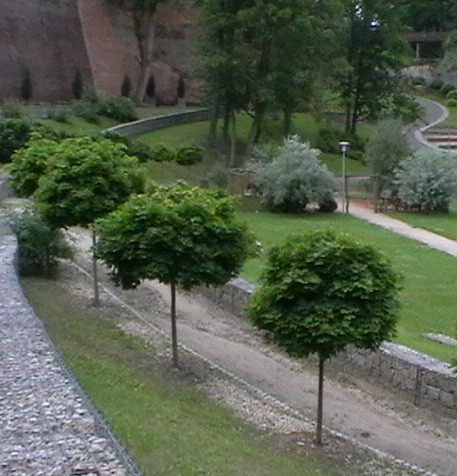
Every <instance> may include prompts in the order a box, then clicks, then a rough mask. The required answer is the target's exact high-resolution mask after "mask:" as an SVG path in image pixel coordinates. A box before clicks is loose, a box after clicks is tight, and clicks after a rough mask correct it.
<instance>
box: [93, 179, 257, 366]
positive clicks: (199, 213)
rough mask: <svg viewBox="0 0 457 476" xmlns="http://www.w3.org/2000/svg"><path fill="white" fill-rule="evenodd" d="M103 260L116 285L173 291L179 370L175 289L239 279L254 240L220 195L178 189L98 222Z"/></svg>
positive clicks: (139, 200) (136, 200)
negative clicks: (149, 284) (152, 282)
mask: <svg viewBox="0 0 457 476" xmlns="http://www.w3.org/2000/svg"><path fill="white" fill-rule="evenodd" d="M97 230H98V233H99V236H100V240H99V242H98V244H97V247H96V250H97V256H99V257H100V258H101V259H102V260H103V261H104V262H105V263H106V264H107V265H109V266H110V267H111V269H112V272H111V276H112V278H113V280H114V283H115V284H117V285H119V286H121V287H122V288H124V289H132V288H136V287H137V286H138V285H139V284H140V283H141V282H142V281H143V280H145V279H158V280H159V281H160V282H162V283H165V284H168V285H169V286H170V290H171V335H172V349H173V365H174V366H175V367H177V366H178V341H177V327H176V287H177V286H181V287H183V288H184V289H190V288H192V287H194V286H203V285H204V286H216V285H221V284H224V283H226V282H227V281H228V280H229V279H230V278H232V277H235V276H236V275H237V274H238V272H239V271H240V269H241V266H242V264H243V262H244V260H245V258H246V257H247V256H248V255H249V253H250V250H251V247H252V244H253V239H252V237H251V235H250V234H249V233H248V231H247V228H246V226H245V225H244V224H242V223H240V222H239V221H238V220H237V219H236V217H235V209H234V206H233V200H232V198H230V197H226V196H223V195H222V194H221V193H220V192H218V191H215V190H210V189H199V188H195V187H189V186H187V185H184V184H182V183H181V184H178V185H175V186H172V187H157V188H156V189H155V190H154V191H153V192H152V193H151V194H150V195H137V196H134V197H132V198H131V199H130V200H129V201H127V202H126V203H125V204H124V205H122V206H121V207H120V208H119V209H118V210H116V211H114V212H113V213H111V214H110V215H108V216H107V217H106V218H103V219H101V220H100V221H99V222H98V226H97Z"/></svg>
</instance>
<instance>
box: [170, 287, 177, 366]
mask: <svg viewBox="0 0 457 476" xmlns="http://www.w3.org/2000/svg"><path fill="white" fill-rule="evenodd" d="M170 289H171V346H172V352H173V367H176V368H178V367H179V362H178V332H177V329H176V284H175V283H171V285H170Z"/></svg>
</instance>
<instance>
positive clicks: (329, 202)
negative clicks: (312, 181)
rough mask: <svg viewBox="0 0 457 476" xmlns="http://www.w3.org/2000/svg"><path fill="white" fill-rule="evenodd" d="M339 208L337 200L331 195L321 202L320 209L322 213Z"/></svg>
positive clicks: (331, 211)
mask: <svg viewBox="0 0 457 476" xmlns="http://www.w3.org/2000/svg"><path fill="white" fill-rule="evenodd" d="M337 208H338V204H337V203H336V200H335V199H334V198H333V197H332V196H331V195H329V196H328V197H325V198H323V199H322V200H321V201H320V202H319V209H318V210H319V211H320V212H321V213H333V212H334V211H335V210H336V209H337Z"/></svg>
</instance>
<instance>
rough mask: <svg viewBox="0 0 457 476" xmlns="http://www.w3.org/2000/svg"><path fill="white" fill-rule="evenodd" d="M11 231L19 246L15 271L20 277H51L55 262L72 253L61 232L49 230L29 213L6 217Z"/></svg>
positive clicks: (33, 211) (39, 219)
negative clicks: (21, 275) (20, 274)
mask: <svg viewBox="0 0 457 476" xmlns="http://www.w3.org/2000/svg"><path fill="white" fill-rule="evenodd" d="M9 221H10V226H11V229H12V230H13V231H14V232H15V233H16V235H17V239H18V244H19V271H20V272H21V273H22V274H28V275H40V276H52V275H53V273H54V272H55V270H56V267H57V263H58V258H71V257H72V256H73V252H72V249H71V247H70V246H69V245H68V243H67V242H66V241H65V238H64V235H63V233H62V231H61V230H59V229H55V228H51V227H50V226H49V224H48V223H46V222H45V221H44V219H43V218H42V217H41V216H40V215H39V214H38V213H37V212H36V211H35V210H33V209H30V208H29V209H26V210H24V211H22V212H20V213H14V214H12V215H10V220H9Z"/></svg>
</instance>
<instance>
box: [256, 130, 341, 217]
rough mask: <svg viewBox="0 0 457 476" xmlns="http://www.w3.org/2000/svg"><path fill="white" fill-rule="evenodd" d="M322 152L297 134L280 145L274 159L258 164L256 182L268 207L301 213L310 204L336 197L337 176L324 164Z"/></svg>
mask: <svg viewBox="0 0 457 476" xmlns="http://www.w3.org/2000/svg"><path fill="white" fill-rule="evenodd" d="M319 153H320V151H319V150H317V149H311V148H310V147H309V144H308V143H303V142H300V141H299V139H298V137H297V136H294V137H291V138H288V139H286V140H284V143H283V145H282V146H280V147H278V148H277V151H276V156H275V158H274V159H273V161H272V162H270V163H266V164H259V165H257V166H256V167H255V168H256V172H257V174H258V176H257V178H256V180H255V184H256V186H257V187H258V188H259V190H260V191H261V193H262V194H263V196H264V198H265V200H266V203H267V207H268V208H269V210H271V211H278V212H287V213H302V212H304V211H305V209H306V206H307V205H308V203H310V202H316V203H320V202H322V203H324V202H327V201H328V200H329V198H331V197H332V196H333V190H334V188H335V182H334V178H333V175H332V174H331V173H330V172H329V171H328V170H327V169H326V167H324V166H323V165H321V163H320V161H319V158H318V157H319Z"/></svg>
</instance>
